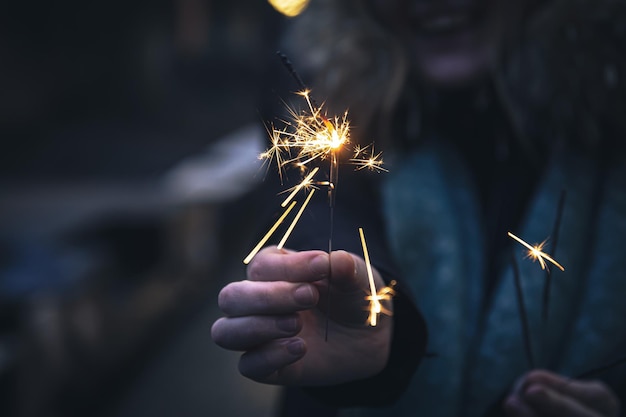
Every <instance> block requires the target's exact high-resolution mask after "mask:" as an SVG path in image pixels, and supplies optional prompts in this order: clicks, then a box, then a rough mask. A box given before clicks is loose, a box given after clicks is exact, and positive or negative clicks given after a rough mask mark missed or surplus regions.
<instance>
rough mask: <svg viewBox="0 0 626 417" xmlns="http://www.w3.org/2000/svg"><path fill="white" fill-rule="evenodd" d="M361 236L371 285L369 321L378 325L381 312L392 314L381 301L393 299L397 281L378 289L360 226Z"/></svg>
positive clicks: (368, 297) (373, 325) (367, 298)
mask: <svg viewBox="0 0 626 417" xmlns="http://www.w3.org/2000/svg"><path fill="white" fill-rule="evenodd" d="M359 236H360V237H361V246H362V247H363V259H364V260H365V267H366V269H367V279H368V281H369V287H370V295H368V296H366V297H365V299H366V300H367V301H369V302H370V305H369V308H368V311H369V317H368V318H367V321H368V322H369V324H370V326H372V327H376V325H377V324H378V316H379V315H380V314H385V315H387V316H391V314H392V313H391V311H390V310H388V309H386V308H385V307H384V306H383V305H382V303H381V301H383V300H391V298H392V297H393V296H394V294H395V291H394V289H393V287H394V286H395V285H396V281H391V283H390V286H389V287H383V288H382V289H381V290H380V291H376V284H375V283H374V273H373V272H372V263H371V262H370V256H369V251H368V250H367V244H366V243H365V234H364V233H363V228H361V227H359Z"/></svg>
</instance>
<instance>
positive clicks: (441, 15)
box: [410, 4, 485, 36]
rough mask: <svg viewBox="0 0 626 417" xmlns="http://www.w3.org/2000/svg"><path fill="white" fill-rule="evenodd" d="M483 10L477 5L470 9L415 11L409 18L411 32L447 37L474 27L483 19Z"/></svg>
mask: <svg viewBox="0 0 626 417" xmlns="http://www.w3.org/2000/svg"><path fill="white" fill-rule="evenodd" d="M482 9H483V8H482V7H480V6H478V5H477V4H473V5H472V6H471V7H462V8H461V7H456V8H446V7H430V8H427V9H422V10H418V11H416V12H415V13H414V14H413V15H412V16H411V17H410V21H411V27H412V29H413V31H414V32H415V33H417V34H420V35H431V36H436V35H448V34H454V33H457V32H461V31H465V30H468V29H471V28H473V27H476V25H477V23H480V20H481V19H482V18H483V17H484V14H485V13H483V10H482Z"/></svg>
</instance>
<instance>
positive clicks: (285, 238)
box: [278, 189, 315, 249]
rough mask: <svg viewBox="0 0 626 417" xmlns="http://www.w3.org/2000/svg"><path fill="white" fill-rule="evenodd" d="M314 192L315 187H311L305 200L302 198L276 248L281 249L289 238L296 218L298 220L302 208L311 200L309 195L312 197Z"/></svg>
mask: <svg viewBox="0 0 626 417" xmlns="http://www.w3.org/2000/svg"><path fill="white" fill-rule="evenodd" d="M314 192H315V189H312V190H311V192H310V193H309V195H308V196H307V198H306V200H304V203H303V204H302V207H300V210H298V213H297V214H296V217H294V219H293V221H292V222H291V224H290V225H289V228H288V229H287V231H286V232H285V235H284V236H283V238H282V239H281V240H280V242H279V243H278V249H282V248H283V246H284V245H285V242H287V239H288V238H289V235H290V234H291V232H292V230H293V228H294V227H296V223H298V220H300V216H302V213H303V212H304V209H305V208H306V206H307V205H308V204H309V201H311V197H313V193H314Z"/></svg>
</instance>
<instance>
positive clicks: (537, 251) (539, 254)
mask: <svg viewBox="0 0 626 417" xmlns="http://www.w3.org/2000/svg"><path fill="white" fill-rule="evenodd" d="M508 235H509V237H510V238H512V239H514V240H516V241H517V242H519V243H520V244H522V245H523V246H524V247H525V248H526V249H528V252H527V253H526V257H528V258H531V259H532V260H533V261H538V262H539V265H541V269H544V270H545V269H547V270H548V271H550V269H549V268H548V264H546V261H548V262H550V263H552V264H553V265H555V266H556V267H557V268H559V269H560V270H561V271H565V268H563V266H562V265H561V264H560V263H558V262H557V261H555V260H554V259H553V258H552V257H551V256H550V255H548V254H547V253H545V252H543V247H544V246H545V244H546V240H544V241H543V242H541V243H539V244H535V245H534V246H531V245H529V244H528V243H526V242H524V241H523V240H522V239H520V238H519V237H517V236H515V235H514V234H513V233H511V232H508Z"/></svg>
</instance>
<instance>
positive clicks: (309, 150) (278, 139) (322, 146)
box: [244, 89, 387, 264]
mask: <svg viewBox="0 0 626 417" xmlns="http://www.w3.org/2000/svg"><path fill="white" fill-rule="evenodd" d="M296 94H297V95H299V96H301V97H302V98H303V99H304V100H305V103H306V108H305V110H303V111H297V110H295V109H294V108H291V107H287V110H288V114H289V119H288V120H286V121H284V124H285V126H284V127H283V128H280V129H277V128H275V127H273V126H272V127H271V128H270V129H268V133H269V135H270V138H271V146H270V148H268V149H267V150H265V151H264V152H262V153H261V154H260V155H259V158H260V159H262V160H264V161H268V165H269V164H271V163H272V162H274V163H275V165H276V167H277V170H278V174H279V176H280V178H281V182H282V179H283V173H284V172H285V171H286V170H287V169H288V168H289V167H295V168H297V169H299V170H300V173H301V174H302V175H303V177H304V178H303V179H302V181H301V182H300V183H299V184H298V185H296V186H295V187H292V188H290V189H289V190H286V191H285V192H290V193H289V195H288V196H287V198H286V199H285V200H284V201H283V202H282V204H281V206H282V207H287V205H288V204H289V203H290V202H291V203H292V204H293V203H294V198H295V197H296V196H297V194H298V193H299V192H300V191H302V190H311V191H310V192H309V195H308V197H307V199H306V201H305V203H304V204H303V205H302V207H301V208H300V210H299V211H298V214H297V215H296V218H295V219H294V221H293V222H292V223H291V226H290V227H289V229H288V230H287V232H286V233H285V234H284V236H283V238H282V239H281V241H280V244H279V247H282V246H283V245H284V244H285V243H286V240H287V237H288V236H289V234H290V233H291V231H292V230H293V228H294V227H295V225H296V223H297V221H298V219H299V218H300V216H301V214H302V212H303V211H304V208H305V207H306V205H307V204H308V202H309V201H310V199H311V197H312V196H313V191H314V190H315V189H317V188H319V187H327V189H328V201H329V207H330V233H329V243H328V252H329V253H330V252H331V251H332V234H333V230H332V229H333V217H334V216H333V208H334V205H335V195H336V191H337V183H338V179H339V164H340V154H341V153H342V151H343V149H344V148H345V147H346V146H347V145H348V144H349V143H350V123H349V121H348V114H347V112H345V113H344V114H343V116H341V117H338V116H336V117H332V118H329V117H328V116H327V115H326V114H325V113H324V112H323V108H322V106H317V105H316V104H315V102H314V101H313V100H312V99H311V92H310V90H308V89H303V90H302V91H299V92H297V93H296ZM381 155H382V153H381V152H378V153H376V152H375V151H374V146H373V145H368V146H365V147H360V146H358V145H357V146H355V147H354V150H353V154H352V157H351V158H349V159H348V163H350V164H353V165H356V167H357V168H356V169H357V170H361V169H365V168H367V169H370V170H373V171H387V170H386V169H384V168H383V167H382V165H383V160H382V157H381ZM320 161H327V162H328V164H329V173H328V177H327V179H323V180H320V179H316V175H319V172H320V167H319V166H314V167H312V168H311V169H310V170H309V167H310V166H311V165H312V164H315V163H319V162H320ZM290 207H291V208H292V206H290ZM289 211H291V209H288V210H287V211H285V213H284V214H283V217H281V218H280V219H279V221H278V222H277V223H276V224H275V225H274V226H273V227H272V228H271V229H270V231H269V232H268V234H266V236H264V238H263V239H262V244H265V243H266V242H267V240H268V239H269V238H270V237H271V234H273V233H274V232H275V231H276V229H277V228H278V226H279V225H280V223H282V221H284V217H286V216H287V215H288V213H289ZM261 246H262V245H261ZM260 249H261V247H260V246H259V245H257V246H255V248H254V249H253V250H252V251H251V252H250V254H249V255H248V256H247V257H246V258H245V260H244V263H246V264H247V263H249V262H250V261H251V260H252V258H254V256H255V255H256V253H257V252H258V251H259V250H260Z"/></svg>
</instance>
